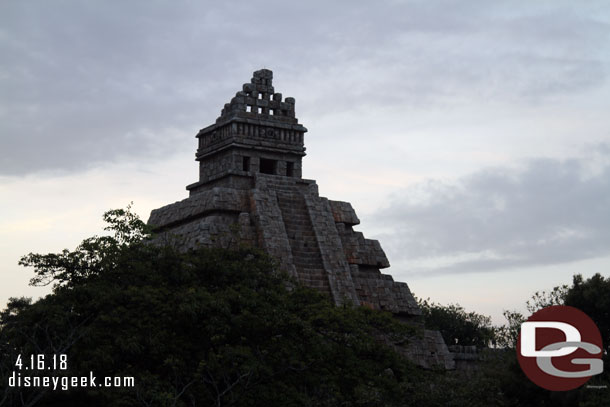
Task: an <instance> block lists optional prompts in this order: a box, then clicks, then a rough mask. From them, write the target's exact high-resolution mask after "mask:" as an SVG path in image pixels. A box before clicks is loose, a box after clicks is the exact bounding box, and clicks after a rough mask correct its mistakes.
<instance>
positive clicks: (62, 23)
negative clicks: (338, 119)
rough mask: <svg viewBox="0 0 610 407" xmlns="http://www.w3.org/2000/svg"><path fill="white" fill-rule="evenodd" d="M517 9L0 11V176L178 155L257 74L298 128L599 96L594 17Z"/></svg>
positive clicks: (593, 9) (291, 6) (343, 6)
mask: <svg viewBox="0 0 610 407" xmlns="http://www.w3.org/2000/svg"><path fill="white" fill-rule="evenodd" d="M531 4H532V3H531V2H526V1H523V2H522V3H514V2H513V3H511V4H510V7H508V6H502V5H499V4H492V3H490V2H487V1H471V2H463V1H441V2H428V1H406V2H401V1H386V2H382V3H376V4H375V6H374V7H372V6H371V3H370V2H361V3H358V2H353V1H349V2H347V1H346V2H330V3H329V2H321V1H318V2H316V1H314V2H302V3H294V2H285V1H277V0H270V1H266V2H256V3H255V2H250V3H242V2H240V3H234V2H230V1H226V2H216V3H209V2H196V1H185V2H179V3H176V2H163V1H153V2H150V1H146V2H137V1H133V2H78V1H55V2H52V3H51V2H45V1H38V2H3V3H2V4H1V5H0V53H1V54H2V60H1V62H0V95H1V96H0V137H1V143H2V148H1V149H0V175H23V174H27V173H31V172H36V171H41V170H48V169H51V170H58V169H59V170H78V169H82V168H85V167H86V166H88V165H92V164H99V163H104V162H108V161H116V160H119V159H134V158H143V157H149V158H150V157H152V158H154V157H160V156H162V155H164V154H171V153H172V152H174V151H177V150H178V149H180V148H194V140H193V139H192V138H191V137H190V135H192V134H194V133H195V132H196V130H197V129H198V128H199V127H201V126H204V125H207V124H209V123H211V122H212V121H213V120H214V119H215V118H216V115H217V114H218V113H219V110H220V108H221V107H222V105H223V104H224V103H225V102H227V101H228V100H229V99H230V97H231V96H232V95H233V93H234V92H235V91H236V90H238V87H239V85H240V84H241V83H243V82H245V81H247V80H248V79H249V75H250V73H251V72H252V71H253V70H255V69H258V68H260V67H262V66H266V67H268V68H272V69H274V70H275V71H276V78H277V82H279V83H280V84H282V85H283V86H282V88H279V87H278V90H279V91H283V92H284V93H285V94H287V95H290V96H296V97H297V101H298V103H302V104H300V105H299V109H301V110H300V112H301V113H302V114H310V115H326V114H333V113H335V112H337V111H342V110H343V111H346V110H350V109H357V108H359V107H367V108H368V107H371V106H377V107H383V106H386V105H391V106H401V107H403V106H404V107H405V108H406V109H415V108H417V109H427V108H433V107H434V106H438V105H445V104H456V103H457V104H459V103H486V102H485V101H486V100H488V99H493V100H499V101H508V102H512V101H515V100H516V101H518V102H519V103H523V102H524V101H525V102H528V101H529V102H530V103H531V102H535V103H538V102H539V101H540V100H544V99H545V98H548V97H557V96H558V95H566V94H567V95H569V94H572V93H574V92H580V91H583V90H587V89H592V88H594V87H596V86H598V85H600V84H601V83H602V82H603V81H605V78H606V76H607V70H608V67H607V62H608V61H607V59H605V58H607V54H608V53H607V51H608V43H609V42H608V35H609V32H610V30H609V28H608V24H607V20H608V16H607V15H604V14H602V13H600V12H599V8H600V7H601V6H600V5H602V4H603V2H599V3H598V2H588V3H587V5H579V7H578V10H575V9H572V8H570V7H571V4H572V2H568V1H565V2H559V1H557V2H553V5H552V6H532V5H531ZM604 18H605V20H604ZM168 134H173V135H174V136H173V138H172V137H170V136H168ZM178 134H180V135H181V136H180V138H178ZM184 135H189V136H188V137H186V136H184ZM168 137H169V138H168ZM184 137H186V138H184Z"/></svg>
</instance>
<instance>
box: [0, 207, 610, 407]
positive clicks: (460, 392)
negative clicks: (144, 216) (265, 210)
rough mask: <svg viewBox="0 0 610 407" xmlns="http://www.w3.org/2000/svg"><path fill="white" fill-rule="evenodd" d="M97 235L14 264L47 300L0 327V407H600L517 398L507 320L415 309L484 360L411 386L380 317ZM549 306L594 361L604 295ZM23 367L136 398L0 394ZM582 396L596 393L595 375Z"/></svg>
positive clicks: (136, 231) (560, 294)
mask: <svg viewBox="0 0 610 407" xmlns="http://www.w3.org/2000/svg"><path fill="white" fill-rule="evenodd" d="M104 219H105V221H106V222H107V223H108V227H107V228H106V229H107V231H109V232H110V234H109V235H104V236H94V237H92V238H89V239H86V240H84V241H83V242H82V243H81V244H80V245H79V246H78V247H77V248H76V249H75V250H73V251H69V250H64V251H63V252H61V253H54V254H44V255H42V254H29V255H27V256H24V257H23V258H22V259H21V264H23V265H24V266H28V267H32V268H33V269H34V274H35V275H34V278H33V279H32V281H31V283H32V284H34V285H44V284H52V285H53V292H52V294H50V295H48V296H46V297H44V298H42V299H40V300H38V301H36V302H32V301H31V300H30V299H27V298H13V299H11V300H10V302H9V303H8V304H7V306H6V308H5V309H4V310H3V311H2V312H1V313H0V352H1V356H2V359H1V361H0V379H1V384H0V405H2V406H34V405H38V406H82V405H87V406H312V405H316V406H562V405H565V406H568V405H570V406H571V405H578V406H583V407H587V406H601V405H604V404H603V403H606V402H607V401H608V400H610V398H609V397H607V394H608V393H610V390H608V389H606V391H605V392H604V391H597V392H595V391H592V390H587V389H578V390H574V391H572V392H566V393H564V394H553V393H551V392H547V391H544V390H542V389H539V388H537V387H536V386H535V385H533V384H531V383H530V382H529V381H528V380H527V378H525V376H524V375H523V374H522V373H521V371H520V369H519V366H518V365H517V362H516V357H515V352H514V350H513V349H511V346H514V343H515V342H514V341H515V337H516V333H517V332H518V325H519V324H520V322H521V321H522V320H523V319H524V317H523V316H522V315H520V314H519V313H516V312H507V313H506V316H507V318H508V321H509V323H508V324H507V325H506V326H504V327H494V326H492V325H491V321H490V319H489V318H488V317H485V316H482V315H479V314H477V313H474V312H467V311H466V310H464V309H463V308H462V307H460V306H459V305H450V306H443V305H439V304H435V303H433V302H430V301H421V302H420V305H421V306H422V309H423V310H424V316H425V318H426V324H427V325H428V326H429V327H431V328H433V329H434V328H437V329H440V330H441V333H442V334H443V337H444V338H445V341H446V342H447V343H458V344H462V345H475V346H477V347H479V348H484V347H486V346H495V348H496V349H495V350H494V351H493V352H490V353H488V354H487V353H485V352H484V351H483V352H482V355H483V356H484V357H483V358H482V361H481V362H480V363H479V365H478V366H479V367H478V368H477V369H475V370H474V371H472V372H469V373H468V374H464V373H460V372H446V371H440V370H439V371H424V370H422V369H420V368H417V367H416V366H414V365H413V364H412V363H410V362H409V361H407V360H406V359H404V358H403V357H402V356H401V355H399V354H398V353H396V352H395V350H394V348H393V347H391V346H388V345H391V344H392V343H394V344H400V343H404V342H405V341H408V338H409V337H411V336H413V335H418V332H417V330H415V329H414V328H410V327H408V326H406V325H403V324H400V323H398V322H397V321H396V320H395V319H394V318H392V316H391V315H389V314H387V313H383V312H378V311H374V310H370V309H368V308H365V307H362V308H359V307H349V306H344V307H336V306H334V305H333V304H332V303H331V302H330V301H329V300H328V299H327V298H326V297H325V296H323V295H321V294H319V293H318V292H317V291H314V290H311V289H307V288H304V287H302V286H300V285H299V284H297V283H296V282H295V281H292V280H291V279H290V278H288V277H287V276H285V275H282V274H281V273H279V272H277V271H276V265H275V264H274V262H273V261H272V260H271V259H270V258H269V257H267V256H266V255H265V254H263V253H261V252H259V251H256V250H253V249H251V248H234V249H232V250H227V249H201V250H197V251H191V252H188V253H182V252H179V251H176V250H174V249H173V248H172V247H161V246H158V245H151V244H149V241H148V237H149V231H148V230H147V228H146V225H145V224H144V223H143V222H142V221H141V220H140V219H138V218H137V216H135V215H134V214H132V213H131V212H130V211H129V209H128V210H114V211H109V212H107V213H106V214H105V215H104ZM549 303H561V304H567V305H573V306H575V307H578V308H580V309H581V310H583V311H584V312H586V313H587V314H589V315H590V316H591V317H592V318H593V319H594V321H595V322H596V323H597V324H598V326H599V328H600V330H601V331H602V335H603V338H604V344H605V346H606V350H607V349H608V345H609V344H610V332H609V330H610V326H609V322H610V319H609V318H608V310H609V304H610V279H605V278H603V277H602V276H599V275H596V276H594V277H593V278H591V279H587V280H585V279H583V278H582V277H580V276H575V278H574V282H573V284H572V286H570V287H567V286H566V287H558V288H556V289H554V290H552V291H551V292H549V293H538V294H537V295H536V296H535V297H534V298H533V300H532V303H531V304H530V307H532V309H535V308H536V307H541V306H545V305H549ZM380 338H385V339H384V340H381V339H380ZM388 342H389V343H388ZM33 354H34V355H37V354H45V355H48V356H50V355H53V354H66V355H67V357H68V369H67V370H66V371H59V370H50V371H48V372H43V374H45V375H47V376H57V377H59V376H65V375H69V376H87V375H89V372H94V373H95V375H96V376H98V377H103V376H111V377H115V376H117V377H134V379H135V387H123V388H99V387H98V388H73V389H71V390H68V391H52V390H49V389H41V388H35V389H34V388H23V387H22V388H17V387H10V386H8V378H9V377H10V376H11V375H12V374H13V373H14V372H15V371H17V370H18V369H17V367H16V366H15V361H16V360H17V357H18V355H22V357H25V358H27V357H29V355H33ZM604 358H605V360H606V366H607V354H606V355H605V356H604ZM20 373H21V374H26V372H24V371H23V370H22V371H21V372H20ZM27 374H34V373H32V372H30V373H27ZM592 382H594V383H595V384H598V385H605V384H607V383H609V382H610V380H609V379H608V373H607V372H605V373H604V375H602V376H599V377H596V378H595V379H593V380H592Z"/></svg>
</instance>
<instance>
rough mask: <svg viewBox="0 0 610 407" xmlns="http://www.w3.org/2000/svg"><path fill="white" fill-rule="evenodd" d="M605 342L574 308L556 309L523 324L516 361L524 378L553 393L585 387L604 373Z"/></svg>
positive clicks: (543, 312)
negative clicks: (591, 379) (584, 385)
mask: <svg viewBox="0 0 610 407" xmlns="http://www.w3.org/2000/svg"><path fill="white" fill-rule="evenodd" d="M602 349H603V347H602V338H601V334H600V333H599V329H597V326H596V325H595V323H594V322H593V321H592V320H591V318H589V317H588V316H587V314H585V313H584V312H582V311H580V310H579V309H577V308H574V307H568V306H563V305H556V306H552V307H547V308H544V309H541V310H540V311H537V312H536V313H534V314H533V315H532V316H531V317H530V318H529V319H528V320H527V322H524V323H523V324H521V332H520V334H519V340H518V342H517V358H518V360H519V365H521V369H522V370H523V372H524V373H525V375H526V376H527V377H528V378H529V379H530V380H531V381H532V382H534V383H535V384H537V385H538V386H540V387H543V388H545V389H547V390H552V391H567V390H572V389H575V388H577V387H580V386H582V385H583V384H584V383H586V382H587V381H588V380H589V379H590V378H591V376H594V375H597V374H600V373H602V371H603V370H604V365H603V361H602V359H601V358H602Z"/></svg>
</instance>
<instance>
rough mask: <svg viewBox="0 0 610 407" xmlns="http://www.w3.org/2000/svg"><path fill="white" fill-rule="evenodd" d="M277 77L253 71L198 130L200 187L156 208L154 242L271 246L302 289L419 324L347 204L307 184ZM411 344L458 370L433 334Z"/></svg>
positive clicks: (299, 132) (297, 130)
mask: <svg viewBox="0 0 610 407" xmlns="http://www.w3.org/2000/svg"><path fill="white" fill-rule="evenodd" d="M272 80H273V73H272V72H271V71H269V70H266V69H263V70H260V71H256V72H254V76H253V78H252V80H251V82H250V83H248V84H245V85H244V86H243V87H242V90H241V91H239V92H237V93H236V95H235V97H233V98H232V99H231V102H230V103H228V104H226V105H225V107H224V109H223V110H222V112H221V116H220V117H219V118H218V119H217V120H216V123H215V124H213V125H211V126H209V127H206V128H205V129H203V130H201V131H199V133H198V134H197V138H198V139H199V147H198V150H197V160H198V161H199V181H198V182H196V183H194V184H191V185H189V186H187V189H188V190H189V191H190V196H189V198H187V199H184V200H182V201H180V202H176V203H174V204H171V205H167V206H164V207H162V208H159V209H155V210H153V211H152V213H151V216H150V219H149V224H151V225H153V226H154V227H155V229H156V231H157V233H158V237H157V239H160V240H165V241H169V242H171V243H172V244H175V245H178V246H179V247H181V248H182V249H185V250H187V249H190V248H196V247H198V246H220V247H231V246H232V245H234V244H237V243H239V244H249V245H253V246H257V247H260V248H262V249H264V250H265V251H266V252H267V253H269V254H270V255H271V256H273V257H275V258H276V259H277V260H278V264H279V267H280V268H281V269H282V270H284V271H286V272H288V273H289V274H290V275H292V276H294V277H295V278H297V279H298V280H299V281H301V282H302V283H303V284H305V285H307V286H310V287H313V288H316V289H318V290H320V291H322V292H324V293H326V294H328V295H329V296H330V297H331V298H332V299H333V301H334V302H335V303H336V304H342V303H344V302H346V301H348V302H350V303H353V304H356V305H364V306H369V307H372V308H375V309H380V310H386V311H389V312H392V313H393V314H395V315H396V316H397V317H398V318H400V319H401V320H404V321H411V322H410V323H413V324H415V325H417V324H419V322H417V317H418V316H419V315H421V310H420V309H419V307H418V306H417V303H416V301H415V299H414V298H413V295H412V294H411V291H410V290H409V287H408V285H407V284H406V283H400V282H395V281H394V280H393V279H392V277H391V276H390V275H387V274H382V273H381V272H380V269H382V268H387V267H389V266H390V263H389V261H388V259H387V257H386V255H385V253H384V251H383V249H382V248H381V245H380V244H379V242H378V241H377V240H371V239H366V238H365V237H364V235H363V234H362V233H360V232H356V231H354V230H353V226H354V225H358V224H359V223H360V220H359V219H358V216H357V215H356V212H355V211H354V209H353V208H352V206H351V204H350V203H348V202H341V201H332V200H329V199H327V198H324V197H320V196H319V194H318V187H317V185H316V183H315V181H313V180H306V179H302V158H303V156H304V155H305V147H304V143H303V139H304V133H305V132H306V131H307V129H306V128H305V127H303V126H302V125H300V124H298V120H297V119H296V118H295V115H294V106H295V101H294V98H290V97H287V98H285V99H284V102H282V95H281V94H280V93H275V91H274V89H273V86H272ZM422 332H423V333H422V335H420V336H418V337H417V338H412V340H411V341H410V342H409V343H410V344H409V346H407V347H402V348H401V352H403V353H405V354H406V355H408V356H409V357H410V358H411V359H413V360H414V361H416V362H417V363H418V364H420V365H421V366H424V367H433V366H441V367H444V368H452V367H453V363H454V362H453V358H452V356H451V354H450V353H449V352H448V351H447V347H446V346H445V344H444V343H443V340H442V337H441V336H440V334H439V333H438V332H436V331H424V330H423V328H422Z"/></svg>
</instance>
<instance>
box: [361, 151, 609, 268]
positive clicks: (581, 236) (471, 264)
mask: <svg viewBox="0 0 610 407" xmlns="http://www.w3.org/2000/svg"><path fill="white" fill-rule="evenodd" d="M609 208H610V148H609V146H608V145H600V146H598V148H597V151H596V152H595V153H590V154H589V155H587V156H585V157H582V158H573V159H568V160H562V161H560V160H553V159H544V158H540V159H532V160H529V161H527V162H525V163H523V165H522V166H520V167H519V168H491V169H486V170H481V171H478V172H476V173H474V174H472V175H470V176H468V177H464V178H462V179H459V180H458V181H457V182H455V183H444V182H440V181H429V182H427V183H424V184H420V185H418V186H416V187H412V188H408V189H407V190H405V191H403V192H402V193H400V194H397V195H395V196H394V197H393V198H392V199H391V200H390V204H389V206H388V207H386V208H384V209H383V210H381V211H380V212H379V213H377V214H376V215H375V216H374V217H373V218H374V219H377V220H378V221H379V222H380V224H381V225H383V226H384V227H385V228H386V230H389V231H390V232H388V233H386V234H385V235H382V236H381V239H382V241H383V242H384V246H385V247H386V249H387V250H388V251H389V252H390V253H391V257H393V258H396V259H398V260H405V261H407V260H412V261H421V260H427V261H429V265H428V266H427V267H426V269H427V271H426V272H429V273H447V272H472V271H493V270H497V269H501V268H510V267H514V266H533V265H546V264H558V263H564V262H571V261H577V260H583V259H589V258H595V257H600V256H605V255H608V254H610V210H609ZM415 271H419V272H423V269H422V270H415Z"/></svg>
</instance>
